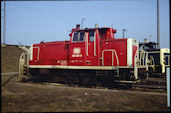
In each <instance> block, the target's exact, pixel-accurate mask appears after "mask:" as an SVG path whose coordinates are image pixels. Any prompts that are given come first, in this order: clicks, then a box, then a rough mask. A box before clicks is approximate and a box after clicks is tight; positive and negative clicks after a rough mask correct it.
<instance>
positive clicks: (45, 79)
mask: <svg viewBox="0 0 171 113" xmlns="http://www.w3.org/2000/svg"><path fill="white" fill-rule="evenodd" d="M54 78H55V79H54ZM21 82H28V83H36V84H37V83H38V84H47V83H56V84H60V85H64V86H68V87H83V88H107V89H131V88H132V84H121V83H118V82H115V81H113V82H105V81H102V82H98V83H97V82H96V83H89V82H88V83H81V82H79V83H78V82H76V83H74V82H69V81H66V80H63V81H60V80H59V78H58V77H56V76H55V77H54V76H53V77H52V76H45V75H44V76H42V75H38V76H30V77H29V78H27V79H22V80H21Z"/></svg>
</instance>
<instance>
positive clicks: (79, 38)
mask: <svg viewBox="0 0 171 113" xmlns="http://www.w3.org/2000/svg"><path fill="white" fill-rule="evenodd" d="M84 35H85V32H74V35H73V39H72V41H73V42H83V41H84Z"/></svg>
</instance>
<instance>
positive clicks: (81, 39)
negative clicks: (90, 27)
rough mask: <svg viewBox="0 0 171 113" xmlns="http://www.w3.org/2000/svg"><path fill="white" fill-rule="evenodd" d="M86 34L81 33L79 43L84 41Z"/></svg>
mask: <svg viewBox="0 0 171 113" xmlns="http://www.w3.org/2000/svg"><path fill="white" fill-rule="evenodd" d="M84 34H85V32H80V40H79V41H84Z"/></svg>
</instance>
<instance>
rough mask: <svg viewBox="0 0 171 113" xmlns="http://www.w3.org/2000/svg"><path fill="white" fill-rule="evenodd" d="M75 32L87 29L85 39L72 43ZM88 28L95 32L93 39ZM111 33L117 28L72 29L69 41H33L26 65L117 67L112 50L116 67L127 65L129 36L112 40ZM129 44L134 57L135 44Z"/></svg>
mask: <svg viewBox="0 0 171 113" xmlns="http://www.w3.org/2000/svg"><path fill="white" fill-rule="evenodd" d="M78 31H79V32H80V31H84V32H86V33H85V37H84V41H81V42H73V41H72V40H73V39H72V38H73V33H74V32H78ZM89 31H95V39H94V40H95V41H92V42H91V41H90V39H89V38H90V37H89V35H90V34H89ZM114 33H116V30H114V29H113V28H94V29H72V32H71V34H69V36H70V37H71V38H70V41H56V42H45V43H44V42H43V43H40V44H33V46H32V52H31V56H32V59H30V61H29V65H51V66H53V65H68V66H102V65H104V66H112V65H113V66H117V60H116V54H115V53H112V51H110V50H115V51H116V53H117V56H118V59H119V66H127V65H128V64H127V52H128V51H127V47H128V45H127V40H128V39H115V38H114ZM131 47H132V49H133V50H132V53H131V54H132V59H134V56H135V53H136V51H137V49H138V45H131ZM104 50H105V51H104ZM106 50H109V51H106ZM103 51H104V52H103ZM102 52H103V56H102ZM112 54H113V62H112ZM132 64H134V60H132Z"/></svg>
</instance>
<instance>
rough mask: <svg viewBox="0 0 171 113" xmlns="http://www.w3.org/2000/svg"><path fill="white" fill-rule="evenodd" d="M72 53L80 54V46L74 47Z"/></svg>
mask: <svg viewBox="0 0 171 113" xmlns="http://www.w3.org/2000/svg"><path fill="white" fill-rule="evenodd" d="M73 53H74V54H80V53H81V49H80V48H74V49H73Z"/></svg>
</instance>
